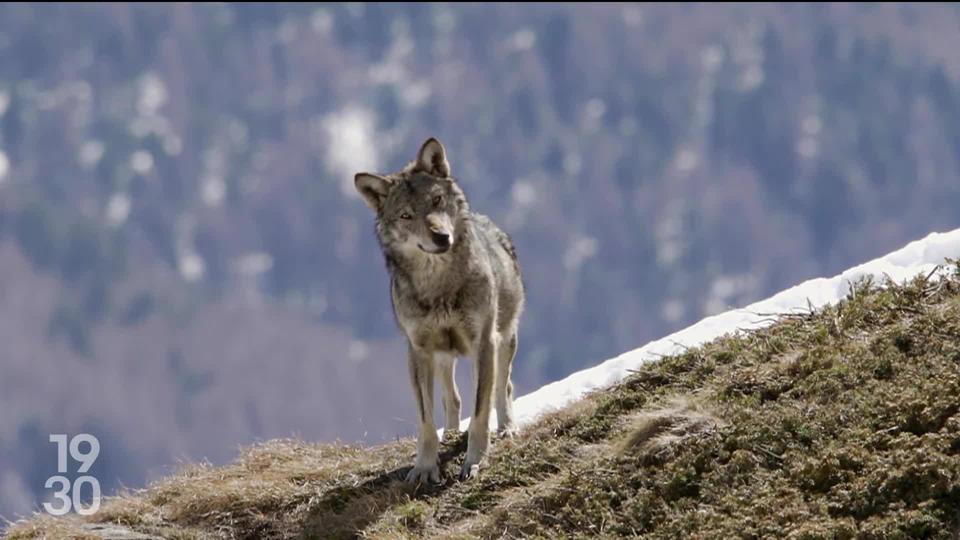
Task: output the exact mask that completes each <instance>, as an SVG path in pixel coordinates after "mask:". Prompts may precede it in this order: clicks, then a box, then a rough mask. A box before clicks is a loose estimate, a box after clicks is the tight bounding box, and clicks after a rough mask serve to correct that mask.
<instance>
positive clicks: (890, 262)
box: [460, 229, 960, 430]
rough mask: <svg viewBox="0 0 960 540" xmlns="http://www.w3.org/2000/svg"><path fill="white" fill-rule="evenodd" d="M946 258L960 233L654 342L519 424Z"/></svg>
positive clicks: (521, 416)
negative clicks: (869, 279) (864, 283)
mask: <svg viewBox="0 0 960 540" xmlns="http://www.w3.org/2000/svg"><path fill="white" fill-rule="evenodd" d="M947 257H951V258H956V257H960V229H956V230H953V231H950V232H945V233H931V234H929V235H928V236H927V237H925V238H923V239H921V240H915V241H913V242H910V243H909V244H907V245H906V246H904V247H903V248H901V249H899V250H897V251H894V252H893V253H890V254H888V255H886V256H883V257H880V258H877V259H874V260H872V261H870V262H867V263H864V264H861V265H859V266H855V267H853V268H850V269H849V270H846V271H845V272H843V273H841V274H839V275H836V276H833V277H832V278H817V279H811V280H809V281H805V282H803V283H801V284H799V285H796V286H794V287H791V288H789V289H786V290H784V291H781V292H780V293H777V294H775V295H773V296H771V297H770V298H767V299H766V300H761V301H759V302H755V303H753V304H750V305H749V306H747V307H744V308H739V309H734V310H731V311H727V312H725V313H721V314H719V315H714V316H712V317H707V318H705V319H703V320H701V321H700V322H698V323H696V324H694V325H693V326H690V327H688V328H686V329H684V330H681V331H679V332H676V333H674V334H671V335H669V336H667V337H664V338H661V339H659V340H656V341H653V342H650V343H648V344H646V345H644V346H643V347H640V348H639V349H635V350H632V351H629V352H626V353H624V354H621V355H620V356H617V357H615V358H611V359H609V360H607V361H605V362H603V363H601V364H599V365H597V366H594V367H592V368H588V369H585V370H583V371H578V372H576V373H574V374H572V375H570V376H568V377H567V378H565V379H562V380H559V381H556V382H553V383H550V384H547V385H545V386H543V387H542V388H540V389H539V390H536V391H534V392H531V393H529V394H527V395H525V396H522V397H520V398H518V399H516V400H515V401H514V404H513V414H514V419H515V420H516V422H517V424H518V425H519V426H523V425H526V424H529V423H531V422H533V421H534V420H536V419H537V418H539V417H540V416H541V415H543V414H544V413H547V412H550V411H552V410H556V409H560V408H563V407H564V406H566V405H568V404H570V403H572V402H574V401H576V400H578V399H580V398H582V397H583V396H584V395H585V394H586V393H587V392H590V391H593V390H598V389H602V388H607V387H610V386H612V385H614V384H616V383H617V382H619V381H621V380H623V379H624V378H626V377H627V376H628V375H629V374H630V371H631V370H636V369H637V368H638V367H640V366H641V365H643V364H645V363H647V362H650V361H653V360H656V359H658V358H662V357H664V356H670V355H674V354H678V353H681V352H683V351H684V350H685V349H688V348H691V347H697V346H700V345H703V344H704V343H707V342H709V341H711V340H714V339H716V338H718V337H721V336H723V335H725V334H731V333H735V332H737V331H739V330H751V329H758V328H763V327H765V326H769V325H770V324H772V321H771V320H770V319H769V318H768V317H766V316H764V315H762V314H769V313H789V312H794V311H797V310H802V311H806V310H807V309H809V308H810V307H811V306H812V307H813V308H820V307H823V306H825V305H827V304H832V303H835V302H837V301H839V300H841V299H842V298H844V297H845V296H846V295H847V293H848V292H849V291H850V285H851V284H852V283H856V282H857V281H859V280H861V279H863V278H864V277H866V276H873V277H874V278H875V279H883V278H884V277H885V276H889V277H890V278H891V279H892V280H894V281H896V282H902V281H905V280H908V279H911V278H913V277H915V276H917V275H918V274H924V275H927V274H930V273H931V272H933V271H934V269H935V268H936V267H937V265H939V264H943V263H944V259H945V258H947ZM496 416H497V414H496V411H493V412H492V413H491V415H490V427H491V429H493V428H495V426H496ZM469 425H470V419H469V418H467V419H465V420H463V421H462V422H461V423H460V427H461V429H463V430H466V429H467V427H468V426H469Z"/></svg>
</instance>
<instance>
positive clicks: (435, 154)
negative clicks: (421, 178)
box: [417, 137, 450, 178]
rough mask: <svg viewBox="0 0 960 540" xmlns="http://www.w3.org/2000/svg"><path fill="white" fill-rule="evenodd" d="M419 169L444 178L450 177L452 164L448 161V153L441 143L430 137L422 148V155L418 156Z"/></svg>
mask: <svg viewBox="0 0 960 540" xmlns="http://www.w3.org/2000/svg"><path fill="white" fill-rule="evenodd" d="M417 167H418V168H420V169H422V170H425V171H427V172H429V173H430V174H433V175H435V176H442V177H444V178H446V177H448V176H450V163H449V162H448V161H447V151H446V150H444V149H443V145H442V144H440V141H438V140H436V139H434V138H433V137H430V138H429V139H427V142H425V143H423V146H421V147H420V153H418V154H417Z"/></svg>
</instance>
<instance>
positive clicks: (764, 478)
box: [10, 261, 960, 539]
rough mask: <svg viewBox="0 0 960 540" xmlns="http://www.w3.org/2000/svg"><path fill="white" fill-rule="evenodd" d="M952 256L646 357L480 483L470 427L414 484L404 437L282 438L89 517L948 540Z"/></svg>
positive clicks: (267, 529)
mask: <svg viewBox="0 0 960 540" xmlns="http://www.w3.org/2000/svg"><path fill="white" fill-rule="evenodd" d="M942 270H943V271H941V272H929V273H924V274H918V275H916V276H915V277H913V278H912V279H911V280H909V281H908V282H905V283H902V284H896V283H894V282H892V281H888V282H883V281H881V280H875V279H873V278H872V277H869V276H867V277H864V278H863V279H862V280H858V281H857V282H855V283H854V284H853V286H852V287H851V289H850V292H849V294H847V295H846V297H844V298H843V299H842V300H841V301H840V302H838V303H836V304H831V305H827V306H825V307H823V308H821V309H819V310H809V311H805V312H790V313H781V314H778V315H779V316H777V317H776V318H777V321H776V322H775V323H773V324H771V325H769V326H768V327H766V328H762V329H755V330H749V331H743V332H738V333H735V334H728V335H725V336H722V337H720V338H718V339H715V340H713V341H710V342H709V343H706V344H705V345H703V346H700V347H695V348H688V349H686V350H684V351H683V352H681V353H679V354H675V355H671V356H666V357H664V358H662V359H661V360H660V361H658V362H650V363H645V364H643V365H641V366H639V367H638V369H636V370H635V371H634V372H633V373H631V374H630V375H629V376H628V377H627V378H626V379H624V380H622V381H621V382H619V383H618V384H616V385H614V386H612V387H610V388H608V389H605V390H600V391H596V392H592V393H589V394H587V395H586V396H585V397H584V398H583V399H580V400H577V401H574V402H573V403H571V404H569V405H567V406H565V407H564V408H562V409H560V410H557V411H554V412H551V413H549V414H546V415H544V416H542V417H540V418H539V419H537V420H535V421H533V422H531V423H530V424H528V426H527V428H526V429H525V430H524V431H523V433H522V434H521V435H520V436H518V437H517V438H515V439H512V440H498V441H497V442H495V444H494V450H493V452H492V455H491V456H490V463H489V467H488V468H487V469H485V470H484V471H483V473H482V474H481V477H480V478H479V479H478V480H477V481H473V482H465V483H460V482H457V481H455V480H453V478H454V477H455V474H454V471H455V469H456V464H457V461H458V460H459V459H461V457H462V451H463V446H464V445H463V442H464V441H463V440H462V439H460V440H449V441H446V442H445V444H444V449H443V456H442V461H443V468H444V471H445V476H444V478H445V483H444V484H442V485H440V486H437V487H429V488H427V487H420V488H418V489H414V488H410V487H407V486H405V485H404V484H402V483H401V482H400V481H399V478H401V476H402V472H403V471H404V469H405V467H406V466H408V465H409V463H410V461H411V459H412V456H413V452H414V445H413V442H412V441H411V440H402V441H397V442H395V443H391V444H386V445H383V446H378V447H375V448H359V447H348V446H336V445H313V444H308V443H304V442H299V441H289V440H283V441H271V442H268V443H266V444H263V445H259V446H256V447H253V448H250V449H248V450H247V451H246V452H245V453H244V454H243V456H242V457H241V458H240V459H239V460H237V462H235V463H233V464H231V465H229V466H226V467H223V468H214V467H208V466H202V465H200V466H192V467H188V468H187V469H185V470H184V471H183V472H181V473H180V474H178V475H176V476H174V477H171V478H168V479H166V480H162V481H160V482H156V483H154V484H153V485H151V486H149V487H148V488H147V489H145V490H142V491H138V492H134V493H130V494H127V495H124V496H122V497H120V498H117V499H112V500H110V501H108V502H107V503H105V505H104V508H103V509H102V510H101V512H100V513H98V514H97V515H96V516H95V517H94V519H95V521H97V522H100V523H114V524H117V525H118V526H119V527H122V528H123V530H126V531H138V532H140V533H144V534H147V535H157V536H161V537H165V538H207V537H211V538H292V537H308V538H314V537H316V538H326V537H333V538H349V537H354V536H358V535H364V536H370V537H377V538H394V537H398V536H401V537H402V536H406V537H445V538H448V537H458V536H460V537H464V538H467V537H491V538H493V537H496V538H500V537H517V536H531V535H534V536H555V535H558V534H559V535H565V536H590V537H595V536H618V535H626V534H629V535H632V534H641V535H644V536H649V537H651V538H657V537H663V538H667V537H670V538H673V537H676V536H677V535H678V534H680V535H683V536H686V537H730V536H746V537H761V536H762V537H778V538H787V537H797V538H801V537H802V538H817V537H841V538H844V537H854V536H857V537H863V538H890V537H950V536H951V535H952V534H955V533H956V532H957V531H960V512H958V511H957V510H956V509H957V508H958V507H960V414H958V410H960V398H958V397H957V396H960V264H958V263H957V262H954V261H951V262H949V264H948V265H947V266H946V267H945V268H943V269H942ZM881 285H882V286H881ZM81 527H88V528H81ZM89 527H90V525H89V524H87V525H82V524H81V522H79V521H75V520H72V519H71V520H65V519H57V520H55V519H52V518H49V517H37V518H34V519H32V520H28V521H24V522H20V523H18V524H16V525H15V526H14V527H13V528H12V529H11V531H10V538H17V539H22V538H39V537H45V538H59V537H75V535H79V534H88V535H93V536H92V537H99V536H101V535H100V533H98V532H96V531H94V530H92V529H90V528H89ZM117 530H120V529H114V531H117ZM113 534H116V532H114V533H113ZM106 536H110V535H106Z"/></svg>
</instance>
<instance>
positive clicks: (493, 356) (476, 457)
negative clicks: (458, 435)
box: [460, 323, 497, 480]
mask: <svg viewBox="0 0 960 540" xmlns="http://www.w3.org/2000/svg"><path fill="white" fill-rule="evenodd" d="M484 326H485V328H484V331H483V333H482V335H481V338H480V347H479V348H478V351H477V359H476V362H475V365H476V367H475V368H474V373H475V374H476V388H477V399H476V401H475V402H474V408H473V417H472V418H471V419H470V427H469V428H468V435H467V455H466V456H465V457H464V459H463V468H461V469H460V478H461V479H462V480H465V479H467V478H473V477H475V476H477V474H478V473H479V471H480V462H481V461H483V458H484V456H485V455H486V453H487V447H488V446H489V445H490V406H491V400H492V399H493V383H494V379H495V377H496V369H497V336H496V334H495V333H494V331H493V324H492V323H488V324H487V325H484Z"/></svg>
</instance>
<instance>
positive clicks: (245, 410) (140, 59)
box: [0, 3, 960, 518]
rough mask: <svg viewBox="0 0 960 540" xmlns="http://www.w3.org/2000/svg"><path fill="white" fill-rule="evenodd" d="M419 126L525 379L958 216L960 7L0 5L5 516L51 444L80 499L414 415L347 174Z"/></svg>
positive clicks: (411, 138)
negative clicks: (89, 480) (278, 440)
mask: <svg viewBox="0 0 960 540" xmlns="http://www.w3.org/2000/svg"><path fill="white" fill-rule="evenodd" d="M428 136H437V137H439V138H440V139H441V140H442V141H443V142H444V144H445V145H446V147H447V150H448V152H449V157H450V161H451V164H452V167H453V171H454V175H455V176H456V177H458V179H459V180H460V182H461V184H462V185H463V187H464V189H465V191H466V193H467V196H468V197H469V200H470V201H471V204H472V206H473V208H474V209H475V210H477V211H480V212H483V213H486V214H488V215H490V216H491V217H492V218H493V219H494V220H495V221H497V222H498V223H499V224H500V225H501V226H502V228H504V229H505V230H506V231H508V232H509V233H510V234H511V235H512V236H513V238H514V240H515V242H516V244H517V247H518V251H519V255H520V260H521V263H522V265H523V268H524V272H525V279H526V285H527V289H528V292H527V294H528V298H529V304H528V308H527V311H526V314H525V315H524V318H523V320H522V324H521V338H520V351H519V354H518V357H517V360H516V364H515V365H516V367H515V374H516V375H515V381H516V385H517V387H518V393H519V394H523V393H525V392H527V391H530V390H532V389H535V388H537V387H538V386H540V385H541V384H543V383H546V382H550V381H552V380H556V379H558V378H561V377H563V376H565V375H567V374H569V373H571V372H573V371H576V370H578V369H581V368H584V367H587V366H591V365H594V364H596V363H598V362H600V361H601V360H603V359H605V358H608V357H611V356H615V355H616V354H618V353H620V352H623V351H626V350H628V349H632V348H635V347H637V346H639V345H642V344H643V343H645V342H647V341H648V340H651V339H654V338H657V337H660V336H663V335H666V334H667V333H669V332H672V331H674V330H677V329H680V328H682V327H684V326H686V325H688V324H690V323H693V322H695V321H697V320H699V319H700V318H702V317H704V316H706V315H710V314H713V313H716V312H719V311H722V310H725V309H728V308H730V307H737V306H742V305H745V304H747V303H749V302H752V301H754V300H758V299H761V298H763V297H765V296H767V295H769V294H771V293H773V292H775V291H777V290H780V289H782V288H785V287H788V286H791V285H793V284H796V283H798V282H800V281H802V280H804V279H808V278H812V277H817V276H821V275H831V274H833V273H836V272H838V271H840V270H842V269H843V268H846V267H847V266H850V265H853V264H856V263H860V262H864V261H866V260H868V259H871V258H873V257H876V256H879V255H882V254H884V253H886V252H888V251H891V250H893V249H895V248H898V247H900V246H901V245H903V244H904V243H906V242H907V241H909V240H912V239H915V238H918V237H921V236H923V235H925V234H926V233H928V232H930V231H934V230H946V229H951V228H954V227H957V226H960V176H958V172H960V8H958V6H957V5H956V4H952V5H951V4H928V5H914V4H842V5H825V4H783V5H769V4H766V5H764V4H741V5H735V6H734V5H715V4H696V5H682V4H664V5H625V4H606V5H604V4H590V5H587V4H584V5H571V4H564V5H535V4H483V5H479V4H472V5H471V4H466V5H444V4H357V3H354V4H326V5H310V4H235V5H233V4H195V5H191V4H176V5H169V4H138V5H126V4H101V5H95V4H85V5H84V4H81V5H74V4H15V3H6V4H2V5H0V340H2V344H3V347H2V351H0V515H3V516H6V517H8V518H10V517H14V516H16V515H18V514H21V513H24V512H29V511H30V510H31V509H34V508H37V505H38V504H39V502H41V501H42V500H45V498H46V496H47V495H48V492H49V491H52V490H45V489H44V482H45V480H46V479H47V478H48V477H49V476H51V475H53V474H56V473H55V469H56V455H55V449H54V446H53V445H52V444H50V443H49V441H48V436H49V434H51V433H69V434H76V433H80V432H89V433H93V434H95V435H96V436H97V437H98V438H99V439H100V442H101V447H102V452H101V457H100V459H99V460H98V462H97V464H96V465H95V467H94V469H93V470H92V471H91V472H92V473H93V474H94V475H95V476H97V477H98V478H99V479H100V481H101V482H102V483H103V485H104V489H105V491H106V492H110V491H111V490H112V489H114V488H115V487H116V486H118V485H120V484H123V485H127V486H131V487H137V486H140V485H142V484H143V483H144V482H145V481H147V480H149V479H150V478H152V477H155V476H157V475H162V474H165V473H167V472H169V470H170V467H172V466H173V465H174V464H175V463H176V462H177V461H178V460H181V459H182V460H190V461H197V460H201V459H209V460H210V461H212V462H214V463H220V462H224V461H226V460H229V459H231V458H232V457H233V456H234V455H235V453H236V451H237V448H238V446H239V445H243V444H249V443H251V442H253V441H255V440H259V439H265V438H272V437H284V436H290V435H294V434H297V435H299V436H301V437H303V438H305V439H308V440H326V441H332V440H335V439H337V438H339V439H340V440H343V441H345V442H354V441H364V442H366V443H369V444H374V443H377V442H380V441H383V440H387V439H392V438H394V437H397V436H409V435H412V434H413V433H414V425H413V418H414V415H413V414H411V413H412V412H413V403H412V397H411V396H410V390H409V387H408V386H409V383H408V381H407V372H406V361H405V359H404V356H403V354H404V353H403V351H404V347H403V342H402V338H401V336H400V333H399V331H398V330H397V329H396V327H395V325H394V322H393V318H392V314H391V312H390V303H389V297H388V284H387V276H386V271H385V269H384V265H383V261H382V257H381V255H380V252H379V250H378V248H377V244H376V241H375V239H374V235H373V219H372V216H371V214H370V213H369V211H368V210H367V208H366V207H365V206H364V205H363V204H362V202H361V201H360V199H359V198H358V197H357V196H356V195H355V193H354V190H353V185H352V178H353V174H354V173H355V172H357V171H360V170H371V171H382V172H387V171H392V170H395V169H397V168H399V167H400V166H402V165H403V164H404V163H405V162H406V161H407V160H408V159H411V158H412V157H413V156H414V153H415V151H416V150H417V148H418V147H419V145H420V143H421V142H422V141H423V140H424V139H425V138H426V137H428ZM458 375H459V379H460V380H461V389H462V392H463V393H464V394H469V393H470V391H469V388H470V368H469V366H468V365H463V366H461V369H460V370H459V373H458ZM72 472H73V471H72V470H71V473H72Z"/></svg>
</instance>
